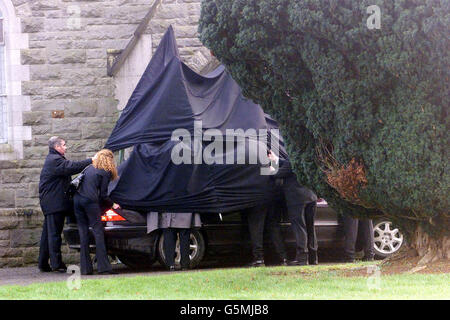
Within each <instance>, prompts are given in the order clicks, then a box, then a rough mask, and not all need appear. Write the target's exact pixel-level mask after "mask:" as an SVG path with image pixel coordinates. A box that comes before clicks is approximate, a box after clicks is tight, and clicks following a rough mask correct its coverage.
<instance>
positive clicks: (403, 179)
mask: <svg viewBox="0 0 450 320" xmlns="http://www.w3.org/2000/svg"><path fill="white" fill-rule="evenodd" d="M370 5H378V6H379V7H380V8H381V29H379V30H377V29H374V30H369V29H368V27H367V24H366V20H367V18H368V17H369V15H370V14H368V13H367V12H366V8H367V7H368V6H370ZM449 25H450V4H449V1H448V0H441V1H439V0H409V1H406V0H395V1H392V0H370V1H367V0H362V1H361V0H341V1H338V0H304V1H301V0H204V1H203V5H202V16H201V20H200V26H199V32H200V38H201V40H202V42H203V43H204V45H206V46H207V47H208V48H210V49H211V50H212V52H213V53H214V55H215V56H216V57H217V58H218V59H219V60H220V61H221V62H222V63H224V64H225V65H226V66H227V68H228V70H229V71H230V72H231V74H232V76H233V78H234V79H235V80H236V81H237V82H238V83H239V84H240V85H241V87H242V89H243V92H244V95H246V96H247V97H248V98H251V99H252V100H254V101H255V102H256V103H259V104H261V106H262V107H263V108H264V109H265V111H266V112H268V113H269V114H271V115H272V116H273V117H275V118H276V119H277V120H278V121H279V122H280V125H281V129H282V133H283V135H284V136H285V139H286V140H287V145H288V152H289V154H290V157H291V160H292V162H293V167H294V170H295V172H296V174H297V177H298V179H299V181H300V182H301V183H303V184H305V185H307V186H309V187H311V188H312V189H313V190H315V191H316V192H317V193H318V194H319V195H320V196H321V197H324V198H326V199H327V200H328V202H330V203H331V204H332V205H333V206H334V207H335V208H336V209H337V210H338V211H340V212H348V213H351V214H353V215H360V214H362V215H369V216H374V215H378V214H384V215H387V216H389V217H390V218H391V219H394V220H395V221H396V222H397V223H401V224H402V225H403V226H405V225H406V224H408V221H411V222H415V221H421V222H423V224H424V225H427V224H428V223H429V222H430V218H432V217H434V219H437V218H438V217H439V219H438V220H440V221H443V220H444V221H447V222H448V218H447V217H448V207H449V204H450V203H449V180H450V179H449V174H448V169H447V162H448V152H447V149H448V148H449V138H448V131H449V130H448V129H449V117H448V115H447V113H448V106H449V105H450V103H449V102H450V94H449V76H450V75H449V73H450V55H449V50H450V40H449V36H450V32H449ZM321 145H324V146H327V147H328V149H329V150H330V151H332V155H333V157H334V158H335V159H336V160H337V161H338V162H339V163H341V164H344V165H345V164H348V163H349V161H350V160H351V159H352V158H355V159H358V160H359V161H361V162H362V163H363V164H364V168H365V172H366V177H367V181H368V182H367V185H366V187H361V188H360V192H359V197H360V199H361V200H362V203H364V207H362V206H360V205H358V204H355V202H354V201H353V203H351V202H349V201H345V200H343V199H342V198H341V197H340V196H339V193H338V192H336V190H335V189H333V188H331V187H330V186H329V185H328V184H327V182H326V175H325V174H324V172H323V171H322V170H321V169H320V167H321V166H322V163H321V161H320V159H318V153H317V147H320V146H321ZM442 219H443V220H442ZM432 224H433V221H431V225H432ZM429 226H430V225H429ZM444 229H448V224H445V223H444Z"/></svg>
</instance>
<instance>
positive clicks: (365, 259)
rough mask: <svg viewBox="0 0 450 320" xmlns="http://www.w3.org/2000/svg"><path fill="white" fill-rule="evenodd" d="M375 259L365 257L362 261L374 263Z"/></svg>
mask: <svg viewBox="0 0 450 320" xmlns="http://www.w3.org/2000/svg"><path fill="white" fill-rule="evenodd" d="M374 260H375V259H374V258H373V257H366V256H364V257H363V258H362V261H374Z"/></svg>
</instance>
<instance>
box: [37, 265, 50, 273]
mask: <svg viewBox="0 0 450 320" xmlns="http://www.w3.org/2000/svg"><path fill="white" fill-rule="evenodd" d="M39 271H41V272H52V268H50V266H43V267H39Z"/></svg>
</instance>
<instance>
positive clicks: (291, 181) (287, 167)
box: [269, 152, 318, 266]
mask: <svg viewBox="0 0 450 320" xmlns="http://www.w3.org/2000/svg"><path fill="white" fill-rule="evenodd" d="M269 158H270V159H271V161H272V162H279V169H278V172H277V173H276V174H275V175H274V178H275V179H276V180H275V181H276V185H277V186H279V187H280V188H281V189H282V191H283V194H284V198H285V200H286V206H287V211H288V216H289V221H290V222H291V228H292V230H293V231H294V235H295V241H296V255H295V260H294V261H291V262H289V263H288V264H289V265H299V266H301V265H306V264H308V262H309V264H318V258H317V238H316V232H315V228H314V216H315V213H316V208H317V196H316V194H315V193H314V192H313V191H312V190H310V189H308V188H306V187H304V186H301V185H300V184H299V183H298V181H297V177H296V175H295V174H294V172H292V168H291V164H290V163H289V161H288V160H282V159H278V158H277V157H276V156H275V155H273V154H272V152H269Z"/></svg>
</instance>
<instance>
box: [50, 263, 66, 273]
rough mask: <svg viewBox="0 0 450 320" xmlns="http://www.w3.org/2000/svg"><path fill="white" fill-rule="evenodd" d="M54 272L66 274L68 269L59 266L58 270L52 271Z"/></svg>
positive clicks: (63, 265)
mask: <svg viewBox="0 0 450 320" xmlns="http://www.w3.org/2000/svg"><path fill="white" fill-rule="evenodd" d="M52 271H54V272H60V273H66V272H67V267H66V265H65V264H62V265H61V266H59V267H58V268H56V269H52Z"/></svg>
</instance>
